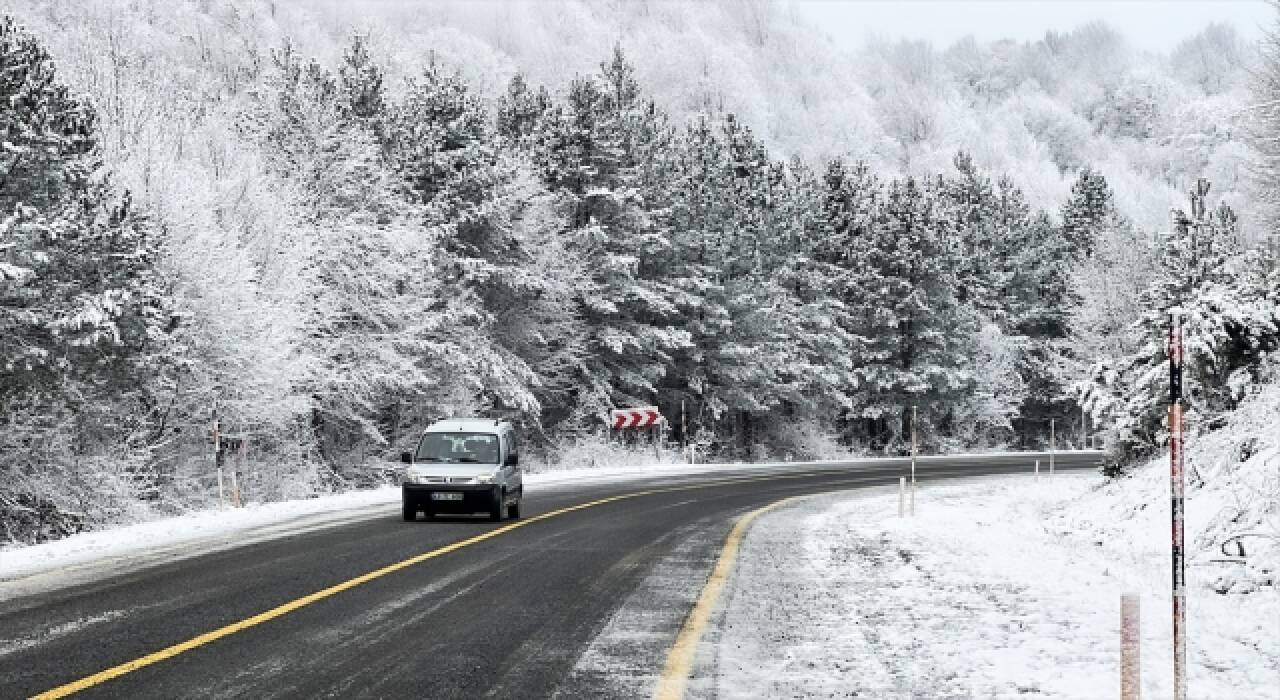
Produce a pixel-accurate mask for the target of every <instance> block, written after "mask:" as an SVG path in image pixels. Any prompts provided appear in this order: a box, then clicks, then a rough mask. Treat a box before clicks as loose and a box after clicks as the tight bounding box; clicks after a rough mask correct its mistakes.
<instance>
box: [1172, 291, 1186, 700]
mask: <svg viewBox="0 0 1280 700" xmlns="http://www.w3.org/2000/svg"><path fill="white" fill-rule="evenodd" d="M1182 438H1183V435H1182V316H1181V313H1180V311H1178V310H1176V309H1175V310H1173V311H1172V312H1170V314H1169V486H1170V490H1171V491H1172V496H1173V498H1172V505H1173V532H1172V535H1173V541H1172V543H1171V550H1172V554H1173V697H1174V700H1186V697H1187V588H1186V583H1187V579H1186V576H1187V567H1186V559H1185V557H1184V551H1185V550H1184V549H1183V545H1184V541H1183V540H1184V532H1183V496H1184V493H1183V488H1184V486H1183V481H1184V479H1183V452H1184V451H1183V445H1182Z"/></svg>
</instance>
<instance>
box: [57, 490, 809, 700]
mask: <svg viewBox="0 0 1280 700" xmlns="http://www.w3.org/2000/svg"><path fill="white" fill-rule="evenodd" d="M823 474H827V475H830V474H832V472H830V471H825V472H804V473H799V474H777V475H771V476H762V477H748V478H734V479H722V480H717V481H710V482H702V483H699V484H692V485H686V486H671V487H666V488H659V489H649V490H647V491H636V492H633V493H626V494H620V495H617V496H610V497H608V498H601V499H599V500H595V501H590V502H587V503H579V504H578V505H575V506H568V507H565V508H560V509H558V510H553V511H550V512H547V513H543V514H542V515H537V516H534V517H531V518H526V519H523V520H518V521H516V522H513V523H510V524H508V525H503V526H501V527H498V528H494V529H493V530H489V531H487V532H484V533H482V534H479V535H476V536H475V537H470V538H467V539H465V540H461V541H458V542H454V543H453V544H450V545H446V546H444V547H440V548H439V549H433V550H431V551H429V552H424V553H422V554H418V555H415V556H412V557H409V558H408V559H405V560H403V561H398V562H396V563H394V564H389V565H387V566H384V567H382V568H380V569H375V570H373V571H370V572H368V573H366V574H361V575H360V576H357V577H355V578H352V579H348V580H346V581H343V582H342V583H338V584H335V585H333V586H329V587H328V588H324V589H321V590H319V591H316V592H314V593H311V594H309V595H305V596H302V597H301V598H296V599H294V600H291V601H289V602H287V603H284V604H282V605H278V606H276V607H274V608H271V609H270V610H266V611H264V612H260V613H258V614H257V615H254V616H252V617H247V618H245V619H243V620H240V621H239V622H233V623H231V624H229V625H226V626H223V627H219V628H218V629H215V630H213V631H211V632H205V633H204V634H201V635H199V636H196V637H192V638H191V639H188V640H187V641H185V642H180V643H178V644H174V645H172V646H168V647H165V648H163V649H160V650H159V651H155V652H152V653H150V654H147V655H146V656H142V657H139V658H137V659H134V660H132V661H127V662H125V663H122V664H120V665H118V666H112V667H111V668H108V669H105V670H102V671H99V672H97V673H95V674H93V675H91V676H85V677H84V678H81V679H79V680H76V681H72V682H70V683H67V684H65V685H60V686H58V687H56V688H51V689H49V690H46V691H44V692H43V693H40V694H39V695H35V696H34V698H36V699H37V700H46V699H52V698H64V697H67V696H68V695H71V694H73V693H78V692H80V691H82V690H86V689H88V688H92V687H93V686H96V685H100V684H102V683H105V682H107V681H109V680H112V679H114V678H119V677H120V676H123V675H125V674H127V673H131V672H133V671H136V670H138V669H140V668H146V667H147V666H151V665H152V664H156V663H159V662H161V661H164V660H165V659H170V658H173V657H175V656H177V655H179V654H182V653H184V652H188V651H191V650H192V649H196V648H199V647H202V646H204V645H206V644H209V643H210V642H214V641H217V640H219V639H222V638H223V637H228V636H230V635H233V634H235V633H236V632H239V631H241V630H246V629H249V628H250V627H256V626H257V625H260V624H262V623H264V622H267V621H269V620H273V619H275V618H277V617H280V616H282V615H287V614H289V613H291V612H293V611H295V610H298V609H299V608H303V607H306V606H308V605H311V604H312V603H316V602H319V601H321V600H324V599H326V598H330V597H333V596H335V595H337V594H339V593H341V592H343V591H346V590H350V589H352V588H355V587H356V586H359V585H361V584H364V583H368V582H369V581H372V580H374V579H378V578H382V577H383V576H386V575H388V574H392V573H395V572H397V571H400V570H401V569H407V568H409V567H410V566H413V565H415V564H421V563H422V562H424V561H427V560H428V559H435V558H436V557H440V556H443V555H445V554H448V553H450V552H455V551H457V550H459V549H462V548H463V547H469V546H471V545H473V544H477V543H480V542H484V541H485V540H489V539H493V538H494V537H497V536H499V535H503V534H506V533H508V532H511V531H512V530H516V529H518V528H522V527H525V526H528V525H532V524H534V523H536V522H539V521H542V520H549V519H551V518H555V517H559V516H561V515H565V514H567V513H572V512H574V511H579V510H585V509H587V508H594V507H596V506H601V505H604V504H606V503H615V502H617V501H623V500H627V499H632V498H639V497H641V496H649V495H653V494H658V493H670V492H674V491H689V490H693V489H702V488H710V487H713V486H720V485H724V484H738V483H749V482H756V481H777V480H783V479H799V478H804V477H809V476H819V475H823ZM787 500H789V499H787ZM784 502H785V500H784V501H779V502H777V503H774V504H772V505H770V506H767V507H766V508H764V509H761V510H757V511H754V512H752V513H750V514H748V515H747V516H746V517H744V518H743V519H742V520H740V521H739V522H738V524H737V525H736V526H735V527H734V529H733V531H732V532H731V533H730V535H729V542H728V543H726V548H728V547H729V546H730V545H731V546H732V550H733V552H734V553H735V554H736V551H737V547H738V544H737V543H738V540H740V539H741V537H742V533H743V532H744V531H745V529H746V526H747V525H748V524H750V522H751V520H753V519H754V518H755V517H756V516H758V515H760V514H762V513H763V512H765V511H766V510H769V509H771V508H775V507H777V506H780V505H782V504H783V503H784ZM732 563H733V562H732V558H731V557H730V558H729V559H728V560H727V563H726V558H725V555H724V554H723V553H722V556H721V559H720V562H719V563H718V564H717V566H716V569H715V572H713V574H712V577H713V580H718V581H719V583H718V584H717V586H716V589H715V593H714V595H712V596H711V598H710V602H709V603H706V604H705V605H704V604H703V600H702V599H700V600H699V601H698V604H699V606H701V607H700V608H699V607H695V613H696V614H698V615H701V616H702V618H706V617H708V616H709V615H710V610H709V608H710V607H713V606H714V603H715V598H716V597H718V595H719V590H720V588H722V587H723V585H724V583H723V579H724V578H725V577H727V575H728V570H729V568H730V567H732ZM716 576H719V579H715V577H716ZM708 589H710V585H708ZM707 596H708V591H707V590H704V591H703V595H702V597H703V598H707ZM703 608H705V611H704V612H698V611H699V610H700V609H703ZM689 619H690V621H693V620H694V619H695V618H694V617H693V616H692V615H691V617H690V618H689ZM699 624H700V625H703V626H704V625H705V624H706V622H705V619H703V621H702V622H701V623H699ZM685 627H686V628H688V627H689V624H686V625H685ZM700 633H701V626H699V627H697V634H695V633H694V632H692V631H687V630H682V632H681V635H680V638H679V639H677V642H676V644H677V646H678V647H680V645H681V641H680V639H684V640H685V641H684V642H683V644H684V646H683V647H680V648H689V649H690V651H689V654H690V656H689V660H688V661H687V662H679V663H683V664H684V666H683V668H684V675H685V677H687V676H688V667H689V664H691V663H692V647H693V646H696V643H697V635H698V634H700ZM690 635H692V641H689V637H690ZM672 658H675V655H674V652H673V656H672ZM672 663H673V662H672V661H671V659H668V666H669V667H670V666H671V665H672ZM677 670H678V669H677ZM665 676H666V674H665V673H664V677H665ZM680 687H681V688H683V681H681V686H680Z"/></svg>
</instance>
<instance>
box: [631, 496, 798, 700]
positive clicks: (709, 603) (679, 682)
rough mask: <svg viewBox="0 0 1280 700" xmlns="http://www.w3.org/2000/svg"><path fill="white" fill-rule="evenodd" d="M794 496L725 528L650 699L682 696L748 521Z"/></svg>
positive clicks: (759, 510) (791, 499)
mask: <svg viewBox="0 0 1280 700" xmlns="http://www.w3.org/2000/svg"><path fill="white" fill-rule="evenodd" d="M797 498H805V496H791V497H790V498H784V499H782V500H780V501H774V502H773V503H770V504H769V505H767V506H765V507H763V508H758V509H756V510H753V511H751V512H750V513H747V514H746V515H744V516H742V518H740V519H739V520H738V523H737V524H736V525H734V526H733V529H732V530H730V531H729V536H728V537H727V538H726V539H725V542H724V548H723V549H721V550H720V559H719V560H718V561H716V566H715V568H714V569H712V570H711V576H710V577H708V578H707V585H706V586H704V587H703V589H702V595H700V596H698V602H697V603H695V604H694V606H693V610H691V611H689V617H688V618H686V619H685V621H684V626H683V627H681V628H680V634H678V635H676V642H675V644H673V645H672V646H671V651H670V652H669V653H668V654H667V663H666V666H664V667H663V669H662V677H661V678H659V679H658V687H657V688H656V689H654V691H653V697H654V700H680V699H681V698H683V697H684V686H685V683H686V682H687V681H688V680H689V672H690V671H691V670H692V669H693V658H694V656H695V655H696V653H697V650H698V640H700V639H701V638H702V632H703V630H705V629H706V627H707V623H708V622H710V621H711V611H712V610H714V609H715V607H716V601H717V600H719V599H720V593H721V591H723V590H724V585H725V583H727V582H728V580H729V574H730V572H731V571H732V570H733V564H734V561H735V560H736V559H737V558H738V548H739V546H740V545H741V544H742V537H743V535H745V534H746V532H747V528H748V527H750V526H751V522H752V521H753V520H755V519H756V518H758V517H760V516H761V515H764V514H765V513H768V512H769V511H771V510H773V509H774V508H778V507H780V506H783V505H786V504H787V503H789V502H791V501H794V500H796V499H797Z"/></svg>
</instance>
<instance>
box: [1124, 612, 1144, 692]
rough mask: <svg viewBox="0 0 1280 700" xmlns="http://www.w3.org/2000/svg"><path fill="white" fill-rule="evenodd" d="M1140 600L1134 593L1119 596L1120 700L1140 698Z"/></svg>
mask: <svg viewBox="0 0 1280 700" xmlns="http://www.w3.org/2000/svg"><path fill="white" fill-rule="evenodd" d="M1141 619H1142V618H1141V599H1139V598H1138V595H1137V594H1136V593H1125V594H1124V595H1121V596H1120V700H1139V698H1141V697H1142V632H1141V630H1142V624H1141Z"/></svg>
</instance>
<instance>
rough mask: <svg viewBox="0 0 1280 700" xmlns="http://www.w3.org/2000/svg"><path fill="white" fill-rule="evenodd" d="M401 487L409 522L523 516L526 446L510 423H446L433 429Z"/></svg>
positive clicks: (408, 457) (408, 456) (411, 458)
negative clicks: (522, 463) (453, 516)
mask: <svg viewBox="0 0 1280 700" xmlns="http://www.w3.org/2000/svg"><path fill="white" fill-rule="evenodd" d="M400 461H402V462H404V463H405V464H407V465H409V466H407V467H406V468H405V470H404V481H403V482H402V483H401V498H402V499H403V509H404V519H405V520H417V519H418V513H419V512H422V513H423V514H424V515H425V516H426V517H427V518H431V517H433V516H435V515H438V514H441V513H452V514H463V513H488V515H489V519H490V520H495V521H497V520H502V518H503V515H504V514H505V515H506V516H507V517H509V518H519V517H520V499H521V498H522V497H523V496H524V480H523V477H522V475H521V472H520V445H519V442H518V441H517V439H516V431H515V428H513V427H512V425H511V424H510V423H508V422H506V421H499V420H483V419H476V418H467V419H452V420H442V421H440V422H438V423H435V424H434V425H432V426H431V427H429V428H427V429H426V431H424V432H423V433H422V439H420V440H419V441H418V448H417V449H416V450H414V451H413V452H405V453H403V454H401V455H400Z"/></svg>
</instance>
